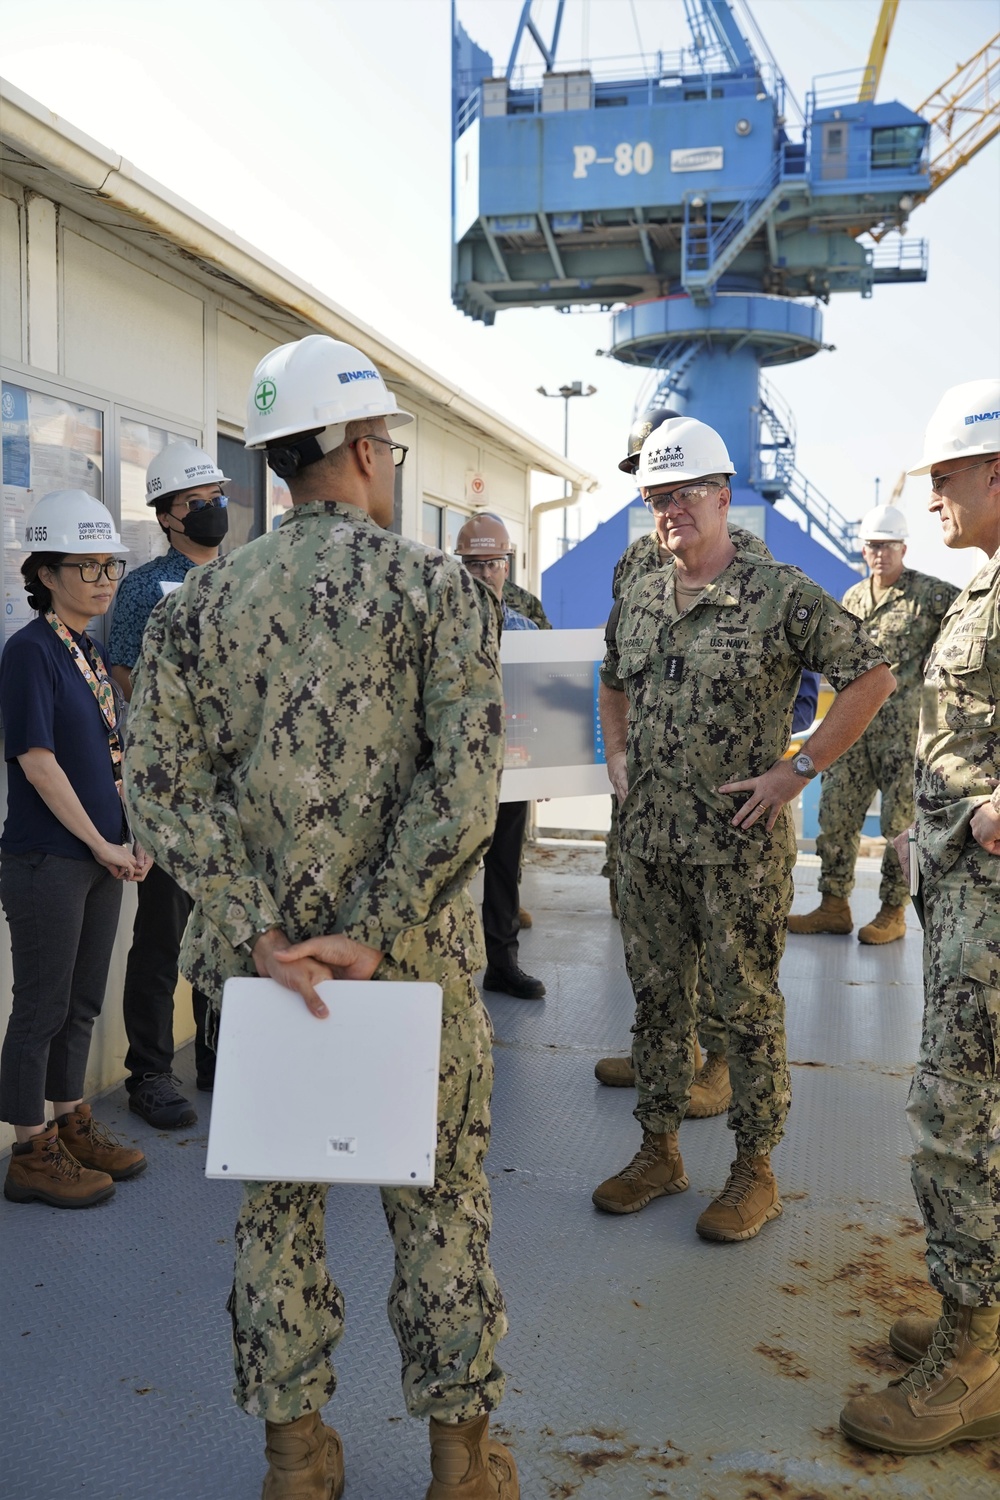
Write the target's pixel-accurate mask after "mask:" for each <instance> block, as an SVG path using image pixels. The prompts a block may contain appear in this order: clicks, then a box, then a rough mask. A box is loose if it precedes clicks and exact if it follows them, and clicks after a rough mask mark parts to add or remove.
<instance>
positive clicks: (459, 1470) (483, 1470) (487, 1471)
mask: <svg viewBox="0 0 1000 1500" xmlns="http://www.w3.org/2000/svg"><path fill="white" fill-rule="evenodd" d="M430 1438H431V1473H432V1474H433V1476H434V1478H433V1479H432V1480H431V1485H430V1489H429V1490H428V1491H427V1495H426V1500H520V1496H521V1486H520V1484H519V1482H518V1478H517V1465H516V1464H515V1462H514V1455H513V1453H511V1451H510V1449H509V1448H505V1447H504V1445H503V1443H498V1442H497V1441H496V1439H495V1438H491V1437H490V1419H489V1417H488V1416H482V1417H471V1418H470V1419H469V1420H468V1421H467V1422H438V1421H435V1419H434V1418H433V1417H431V1428H430Z"/></svg>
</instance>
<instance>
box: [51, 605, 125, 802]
mask: <svg viewBox="0 0 1000 1500" xmlns="http://www.w3.org/2000/svg"><path fill="white" fill-rule="evenodd" d="M45 618H46V620H47V621H48V623H49V624H50V625H51V626H52V629H53V630H54V631H55V633H56V635H57V636H58V637H59V639H60V640H61V641H62V643H63V645H64V646H65V647H66V650H67V651H68V652H69V654H70V656H71V657H72V658H73V660H74V661H75V662H76V665H77V667H78V668H79V670H80V672H81V673H82V674H83V678H84V681H85V682H86V684H87V686H88V687H89V688H90V691H91V692H92V693H93V695H94V697H95V698H96V699H97V706H98V708H99V709H100V710H101V717H102V718H103V720H104V723H105V725H106V726H107V730H108V748H109V749H110V751H111V769H112V772H113V774H114V778H115V786H116V787H117V788H118V795H119V796H121V794H122V747H121V741H120V740H119V738H118V733H117V730H116V729H115V723H116V721H117V718H118V714H117V709H116V707H115V690H114V688H113V687H112V686H111V682H110V681H109V679H108V676H107V673H106V672H105V671H104V668H103V667H102V666H101V663H100V660H99V659H96V660H94V661H92V660H91V659H90V654H89V652H87V651H86V650H84V651H81V650H80V647H79V646H78V645H77V644H76V641H75V640H74V639H73V637H72V635H71V634H70V632H69V631H68V630H67V629H66V626H65V625H64V624H63V622H62V620H60V618H59V616H58V615H57V614H56V612H55V610H52V609H50V610H49V611H48V613H47V614H46V616H45ZM81 639H82V640H83V641H84V643H86V642H87V637H86V634H84V635H83V636H82V637H81Z"/></svg>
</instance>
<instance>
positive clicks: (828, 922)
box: [788, 896, 854, 937]
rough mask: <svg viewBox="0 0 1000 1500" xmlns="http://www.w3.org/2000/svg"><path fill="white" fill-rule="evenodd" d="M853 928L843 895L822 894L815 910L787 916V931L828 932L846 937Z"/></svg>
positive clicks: (847, 904) (849, 908) (848, 907)
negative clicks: (795, 915)
mask: <svg viewBox="0 0 1000 1500" xmlns="http://www.w3.org/2000/svg"><path fill="white" fill-rule="evenodd" d="M853 929H854V923H853V922H852V921H851V907H850V903H849V902H847V901H845V900H844V898H843V896H824V897H823V899H822V901H820V903H819V905H818V906H817V908H816V910H815V911H810V912H806V914H805V916H802V917H789V918H788V930H789V932H803V933H816V932H830V933H834V934H836V935H837V936H838V937H846V935H847V933H849V932H852V931H853Z"/></svg>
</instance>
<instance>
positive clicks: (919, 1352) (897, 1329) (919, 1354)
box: [889, 1312, 938, 1365]
mask: <svg viewBox="0 0 1000 1500" xmlns="http://www.w3.org/2000/svg"><path fill="white" fill-rule="evenodd" d="M937 1326H938V1320H937V1318H925V1317H924V1315H923V1313H916V1312H911V1313H904V1314H903V1316H902V1317H901V1318H897V1319H896V1321H895V1322H894V1323H893V1324H892V1326H891V1327H890V1329H889V1348H890V1349H891V1350H892V1352H893V1353H894V1354H898V1355H899V1357H900V1359H905V1360H907V1361H908V1362H909V1363H910V1364H911V1365H916V1364H919V1363H920V1361H921V1360H922V1359H923V1357H924V1355H925V1354H926V1353H927V1351H928V1349H929V1348H930V1346H931V1340H932V1339H933V1337H934V1330H935V1329H936V1328H937Z"/></svg>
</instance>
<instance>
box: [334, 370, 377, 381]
mask: <svg viewBox="0 0 1000 1500" xmlns="http://www.w3.org/2000/svg"><path fill="white" fill-rule="evenodd" d="M337 379H338V380H339V381H340V383H341V385H350V383H351V381H352V380H379V379H381V377H380V375H379V373H378V371H377V370H341V372H340V373H339V375H338V376H337Z"/></svg>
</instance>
